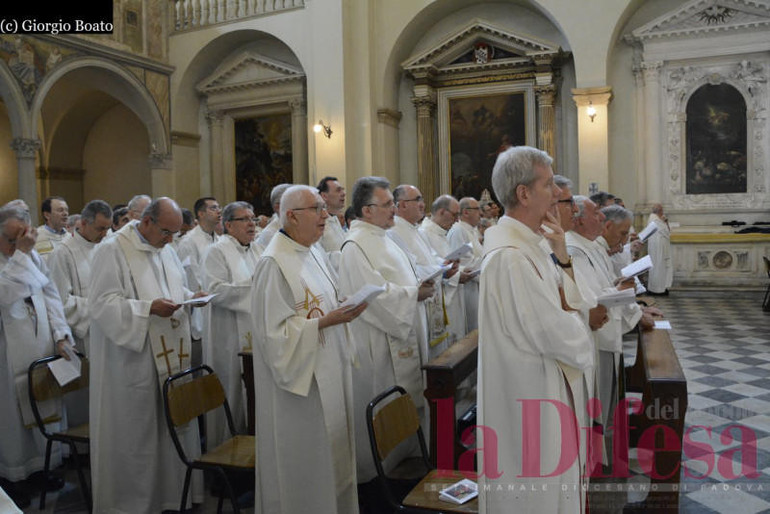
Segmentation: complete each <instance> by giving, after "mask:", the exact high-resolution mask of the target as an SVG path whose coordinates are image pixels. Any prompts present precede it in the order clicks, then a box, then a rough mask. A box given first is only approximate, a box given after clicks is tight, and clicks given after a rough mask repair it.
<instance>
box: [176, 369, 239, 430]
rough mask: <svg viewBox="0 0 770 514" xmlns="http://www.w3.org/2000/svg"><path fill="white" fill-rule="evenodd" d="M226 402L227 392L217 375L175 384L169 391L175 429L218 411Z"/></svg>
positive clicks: (213, 374)
mask: <svg viewBox="0 0 770 514" xmlns="http://www.w3.org/2000/svg"><path fill="white" fill-rule="evenodd" d="M224 402H225V390H224V388H223V387H222V383H221V382H220V381H219V377H217V375H216V373H210V374H207V375H203V376H200V377H196V378H193V379H192V380H190V381H188V382H179V383H173V384H172V385H171V387H169V389H168V409H169V414H170V418H171V422H172V423H173V425H174V426H175V427H178V426H181V425H184V424H186V423H188V422H189V421H191V420H193V419H195V418H197V417H198V416H200V415H202V414H205V413H207V412H209V411H210V410H213V409H216V408H217V407H219V406H220V405H222V404H223V403H224Z"/></svg>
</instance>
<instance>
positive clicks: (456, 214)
mask: <svg viewBox="0 0 770 514" xmlns="http://www.w3.org/2000/svg"><path fill="white" fill-rule="evenodd" d="M447 212H448V213H449V214H451V215H452V217H453V218H454V219H457V218H459V217H460V211H457V212H452V211H450V210H449V209H447Z"/></svg>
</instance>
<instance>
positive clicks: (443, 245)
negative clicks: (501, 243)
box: [420, 195, 473, 342]
mask: <svg viewBox="0 0 770 514" xmlns="http://www.w3.org/2000/svg"><path fill="white" fill-rule="evenodd" d="M430 213H431V215H430V218H425V220H424V221H423V222H422V225H421V226H420V234H422V236H423V237H424V238H425V240H426V241H427V242H428V244H429V245H430V246H431V248H433V251H435V252H436V253H437V254H438V255H439V256H440V257H442V258H445V257H446V256H447V255H449V253H451V252H452V251H454V250H456V249H457V248H458V247H459V246H460V245H457V246H452V244H451V243H450V242H449V238H448V236H447V234H448V232H449V229H450V228H451V227H452V225H454V223H455V222H456V221H457V219H458V218H459V216H460V204H459V202H458V201H457V200H456V199H455V198H454V197H453V196H450V195H442V196H439V197H438V198H436V200H434V201H433V203H432V204H431V206H430ZM471 271H473V270H472V269H471V268H468V267H464V268H462V269H461V270H460V273H458V278H457V284H458V286H461V287H464V286H465V284H467V283H469V282H470V281H471V280H472V279H473V277H472V275H471ZM461 287H453V288H451V289H450V288H447V292H448V293H449V297H448V298H447V301H446V309H447V316H448V317H449V332H450V333H451V334H452V342H456V341H459V340H460V339H462V338H463V337H465V336H466V335H467V334H468V332H470V330H469V329H468V326H467V323H466V320H467V315H466V310H465V297H464V295H463V294H462V291H461Z"/></svg>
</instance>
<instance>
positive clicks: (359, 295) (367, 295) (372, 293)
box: [340, 284, 385, 307]
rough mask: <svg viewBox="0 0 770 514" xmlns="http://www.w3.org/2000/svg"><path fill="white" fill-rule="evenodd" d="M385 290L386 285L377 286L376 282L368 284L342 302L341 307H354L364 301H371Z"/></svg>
mask: <svg viewBox="0 0 770 514" xmlns="http://www.w3.org/2000/svg"><path fill="white" fill-rule="evenodd" d="M384 292H385V286H375V285H374V284H366V285H365V286H363V287H362V288H361V289H359V290H358V291H356V292H355V294H352V295H350V296H349V297H347V298H346V299H345V301H344V302H342V303H341V304H340V307H353V306H355V305H360V304H362V303H364V302H366V303H369V302H371V301H372V300H373V299H375V298H377V296H379V295H380V294H381V293H384Z"/></svg>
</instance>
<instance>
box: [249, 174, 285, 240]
mask: <svg viewBox="0 0 770 514" xmlns="http://www.w3.org/2000/svg"><path fill="white" fill-rule="evenodd" d="M290 187H291V184H278V185H277V186H275V187H273V189H272V190H270V205H272V207H273V217H272V218H271V219H270V223H268V224H267V226H266V227H265V228H264V229H263V230H262V232H260V233H259V235H258V236H257V241H256V243H257V244H258V245H259V246H261V247H262V248H267V245H269V244H270V240H271V239H272V238H273V236H274V235H275V234H276V232H278V231H279V230H281V220H280V216H279V213H280V212H281V197H282V196H283V193H285V192H286V190H287V189H289V188H290Z"/></svg>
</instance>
